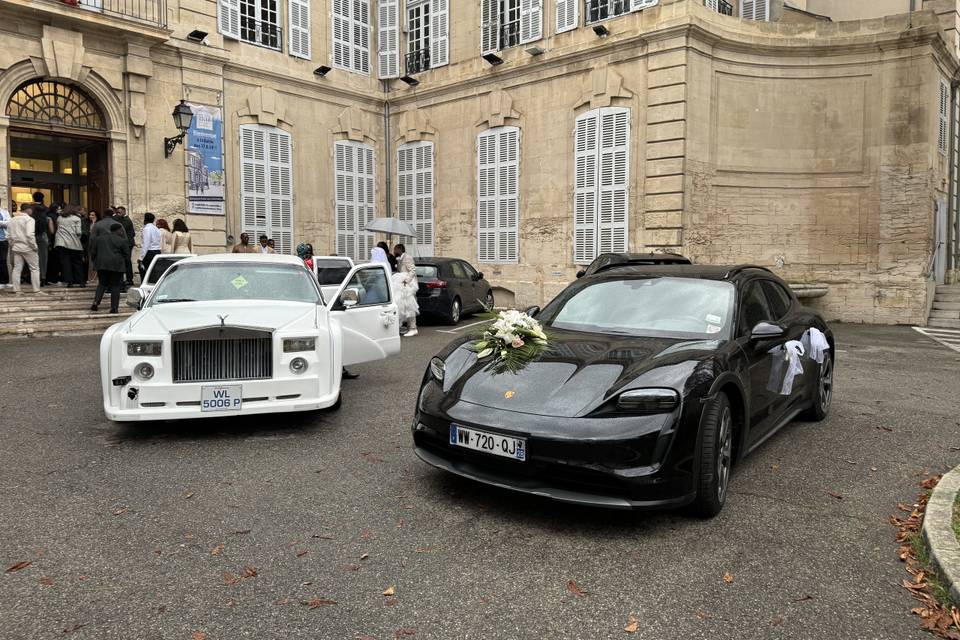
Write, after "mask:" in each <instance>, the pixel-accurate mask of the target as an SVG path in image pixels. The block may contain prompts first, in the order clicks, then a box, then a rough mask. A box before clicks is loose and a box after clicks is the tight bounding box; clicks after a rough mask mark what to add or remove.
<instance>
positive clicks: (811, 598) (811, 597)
mask: <svg viewBox="0 0 960 640" xmlns="http://www.w3.org/2000/svg"><path fill="white" fill-rule="evenodd" d="M807 600H813V596H812V595H810V594H809V593H805V594H803V595H802V596H800V597H799V598H794V599H793V600H791V602H806V601H807Z"/></svg>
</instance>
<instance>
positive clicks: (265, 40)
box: [240, 15, 283, 51]
mask: <svg viewBox="0 0 960 640" xmlns="http://www.w3.org/2000/svg"><path fill="white" fill-rule="evenodd" d="M282 35H283V34H282V30H281V29H280V26H279V25H277V24H276V23H274V22H268V21H266V20H258V19H256V18H254V17H252V16H245V15H241V16H240V39H241V40H242V41H244V42H249V43H250V44H256V45H259V46H261V47H266V48H267V49H274V50H275V51H282V50H283V38H282Z"/></svg>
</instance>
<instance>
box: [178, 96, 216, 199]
mask: <svg viewBox="0 0 960 640" xmlns="http://www.w3.org/2000/svg"><path fill="white" fill-rule="evenodd" d="M190 109H192V110H193V122H191V123H190V128H189V129H188V130H187V144H186V158H187V202H188V212H189V213H200V214H207V215H214V216H222V215H223V214H224V205H223V195H224V171H223V115H222V111H221V110H220V107H208V106H205V105H202V104H192V103H191V104H190Z"/></svg>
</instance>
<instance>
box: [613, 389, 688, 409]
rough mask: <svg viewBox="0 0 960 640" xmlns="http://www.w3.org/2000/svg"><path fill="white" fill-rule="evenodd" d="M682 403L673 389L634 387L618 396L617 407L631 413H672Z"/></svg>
mask: <svg viewBox="0 0 960 640" xmlns="http://www.w3.org/2000/svg"><path fill="white" fill-rule="evenodd" d="M679 404H680V395H679V394H678V393H677V392H676V391H674V390H673V389H633V390H631V391H624V392H623V393H621V394H620V396H619V397H618V398H617V407H618V408H619V409H620V410H621V411H628V412H630V413H670V412H671V411H673V410H674V409H676V408H677V405H679Z"/></svg>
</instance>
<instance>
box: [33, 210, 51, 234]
mask: <svg viewBox="0 0 960 640" xmlns="http://www.w3.org/2000/svg"><path fill="white" fill-rule="evenodd" d="M31 206H32V207H33V214H32V215H33V221H34V222H35V223H36V228H35V229H34V233H35V234H36V236H37V241H39V240H40V238H49V236H50V228H49V226H50V222H49V217H48V216H47V208H46V207H45V206H43V205H42V204H38V203H34V204H33V205H31Z"/></svg>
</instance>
